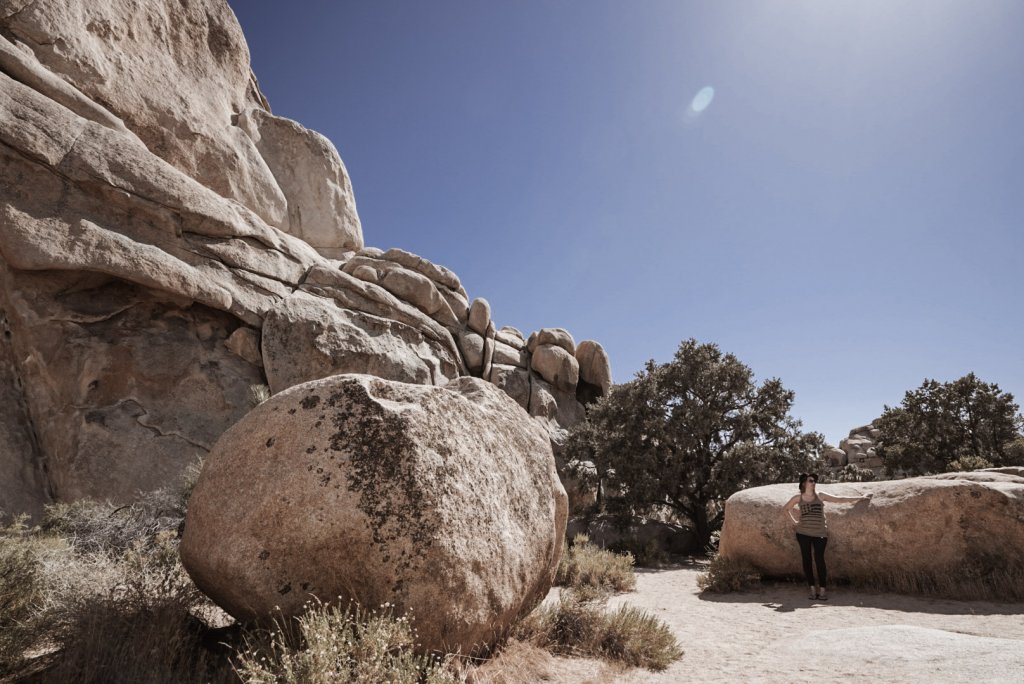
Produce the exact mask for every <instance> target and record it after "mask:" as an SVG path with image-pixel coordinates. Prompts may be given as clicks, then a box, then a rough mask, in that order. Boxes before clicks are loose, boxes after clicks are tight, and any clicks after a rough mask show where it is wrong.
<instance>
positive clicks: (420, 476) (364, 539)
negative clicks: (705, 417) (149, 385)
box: [181, 375, 567, 654]
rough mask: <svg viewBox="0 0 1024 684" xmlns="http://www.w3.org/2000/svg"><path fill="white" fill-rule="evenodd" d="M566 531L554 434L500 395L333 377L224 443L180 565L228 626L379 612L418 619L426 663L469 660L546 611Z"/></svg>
mask: <svg viewBox="0 0 1024 684" xmlns="http://www.w3.org/2000/svg"><path fill="white" fill-rule="evenodd" d="M566 516H567V499H566V494H565V490H564V489H563V488H562V484H561V482H560V481H559V479H558V475H557V473H556V472H555V463H554V457H553V455H552V452H551V445H550V442H549V440H548V436H547V433H546V432H545V430H544V429H543V427H542V426H540V425H539V424H537V423H536V422H534V421H531V420H529V419H528V418H527V416H526V413H525V411H523V409H522V408H521V407H520V406H518V405H517V404H516V403H515V402H514V401H512V400H511V399H510V398H509V397H508V396H506V395H505V394H504V393H502V392H501V391H500V390H498V389H497V388H495V387H494V386H493V385H491V384H489V383H487V382H484V381H483V380H479V379H475V378H468V377H464V378H459V379H457V380H453V381H452V382H450V383H448V384H447V385H445V386H444V387H434V386H429V385H409V384H403V383H397V382H392V381H388V380H383V379H380V378H374V377H370V376H366V375H337V376H333V377H330V378H325V379H323V380H316V381H313V382H309V383H306V384H302V385H298V386H296V387H292V388H291V389H289V390H286V391H285V392H282V393H280V394H278V395H276V396H274V397H271V398H270V399H269V400H268V401H266V402H265V403H263V404H261V405H260V406H259V407H258V408H256V409H255V410H254V411H252V412H251V413H250V414H249V415H247V416H246V417H245V418H243V419H242V420H241V421H240V422H239V423H238V424H237V425H235V426H234V427H232V428H231V429H229V430H228V431H227V432H226V433H225V434H224V436H223V437H222V438H221V439H220V441H219V442H218V443H217V446H216V448H215V449H214V451H213V452H212V453H211V454H210V456H209V458H208V459H207V461H206V464H205V466H204V468H203V472H202V475H201V476H200V478H199V482H198V483H197V484H196V488H195V491H194V493H193V495H192V499H191V501H190V504H189V509H188V517H187V519H186V523H185V535H184V538H183V540H182V545H181V555H182V561H183V562H184V564H185V567H186V568H187V569H188V571H189V574H190V575H191V576H192V577H193V579H195V581H196V584H197V585H198V586H199V587H200V588H201V589H202V590H203V591H204V592H205V593H206V594H207V595H209V596H210V597H211V598H213V599H214V600H215V601H216V602H217V603H219V604H220V605H221V606H223V607H224V608H225V609H227V610H228V611H229V612H230V613H231V614H232V615H234V616H236V617H238V618H242V619H249V618H264V619H265V618H270V617H273V616H274V615H275V613H276V610H277V607H280V609H281V611H282V612H283V613H284V614H285V615H292V614H296V613H299V612H301V611H302V609H303V604H304V602H305V601H307V600H309V598H310V596H311V595H315V596H318V597H321V598H332V599H333V598H334V597H341V599H342V604H343V605H344V602H345V601H346V600H347V599H353V600H355V601H357V602H359V603H360V604H362V605H364V606H379V605H381V604H383V603H385V602H386V603H391V604H392V605H394V606H395V608H396V611H397V612H398V613H399V614H402V613H404V612H406V611H411V612H412V615H413V617H414V618H415V623H414V626H415V627H416V629H417V631H418V633H419V643H420V644H421V645H422V647H423V649H425V650H429V651H439V652H442V653H448V652H461V653H463V654H472V653H474V652H476V651H478V650H480V649H481V648H485V647H487V646H490V645H491V644H493V643H494V642H495V641H496V640H497V639H499V638H501V637H502V636H503V635H504V634H505V633H506V632H507V629H508V628H509V626H510V625H511V624H512V622H513V620H514V619H515V618H517V617H519V616H520V615H522V614H524V613H525V612H527V611H529V610H530V609H532V608H533V607H534V606H535V605H536V604H537V603H538V602H540V601H541V600H542V599H543V598H544V596H545V594H546V593H547V591H548V589H549V588H550V586H551V583H552V581H553V579H554V574H555V570H556V568H557V566H558V560H559V557H560V554H561V549H562V540H563V538H564V532H565V525H566ZM441 607H443V609H442V608H441Z"/></svg>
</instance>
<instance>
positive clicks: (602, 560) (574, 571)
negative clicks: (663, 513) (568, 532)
mask: <svg viewBox="0 0 1024 684" xmlns="http://www.w3.org/2000/svg"><path fill="white" fill-rule="evenodd" d="M633 564H634V561H633V555H632V554H630V553H623V554H618V553H613V552H611V551H608V550H606V549H602V548H599V547H597V546H596V545H594V544H592V543H591V542H590V539H589V537H587V536H586V535H584V534H578V535H576V537H575V538H574V539H573V542H572V544H571V545H569V546H566V547H564V548H563V549H562V560H561V561H560V562H559V564H558V572H557V574H556V575H555V584H557V585H559V586H565V587H570V588H573V589H577V590H581V591H586V590H588V589H589V590H595V591H599V592H619V591H632V590H633V589H635V588H636V574H635V573H634V572H633Z"/></svg>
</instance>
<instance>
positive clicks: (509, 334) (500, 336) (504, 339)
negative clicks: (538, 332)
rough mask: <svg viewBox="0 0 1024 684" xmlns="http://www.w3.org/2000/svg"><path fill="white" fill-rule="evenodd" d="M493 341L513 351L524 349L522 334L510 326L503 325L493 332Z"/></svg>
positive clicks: (524, 341) (524, 339) (524, 342)
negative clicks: (505, 345)
mask: <svg viewBox="0 0 1024 684" xmlns="http://www.w3.org/2000/svg"><path fill="white" fill-rule="evenodd" d="M494 339H496V340H497V341H499V342H501V343H502V344H507V345H508V346H510V347H512V348H513V349H525V348H526V338H525V337H523V333H521V332H519V329H518V328H513V327H512V326H510V325H504V326H502V327H501V329H500V330H497V331H495V333H494Z"/></svg>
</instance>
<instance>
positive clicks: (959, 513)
mask: <svg viewBox="0 0 1024 684" xmlns="http://www.w3.org/2000/svg"><path fill="white" fill-rule="evenodd" d="M796 491H797V488H796V486H795V485H791V484H786V485H770V486H767V487H755V488H752V489H747V490H744V491H741V492H737V493H736V494H734V495H732V496H731V497H729V499H728V500H727V501H726V504H725V524H724V525H723V527H722V537H721V546H720V551H721V554H722V555H723V556H725V557H729V558H738V559H744V560H747V561H749V562H750V563H752V564H753V565H754V566H756V567H757V568H759V569H761V570H762V571H763V572H764V573H765V574H768V575H776V576H782V575H799V574H801V565H800V553H799V548H798V546H797V542H796V538H795V535H794V532H793V530H792V528H791V526H790V524H789V523H788V522H787V521H786V519H785V517H784V515H783V513H782V506H783V505H784V504H785V503H786V501H787V500H789V498H790V497H791V496H793V494H795V493H796ZM821 491H824V492H827V493H829V494H833V495H835V496H860V495H871V500H870V502H860V503H857V504H829V503H826V504H825V511H826V516H827V519H828V527H829V544H828V551H827V553H828V564H829V566H828V568H829V575H830V576H834V577H836V578H848V579H870V578H872V577H877V576H885V575H888V574H900V573H905V574H908V575H911V576H913V575H919V576H923V577H935V578H941V577H943V576H944V575H948V573H962V572H979V573H985V572H987V571H990V570H992V569H997V567H996V566H998V569H1008V568H1018V569H1020V570H1024V524H1022V521H1024V477H1019V476H1016V475H1012V474H1005V473H998V472H987V471H975V472H973V473H949V474H945V475H940V476H936V477H915V478H909V479H906V480H893V481H884V482H858V483H849V484H830V485H823V486H822V487H821Z"/></svg>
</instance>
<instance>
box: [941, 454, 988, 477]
mask: <svg viewBox="0 0 1024 684" xmlns="http://www.w3.org/2000/svg"><path fill="white" fill-rule="evenodd" d="M991 467H992V462H991V461H987V460H985V459H984V458H982V457H981V456H971V455H967V456H961V457H960V458H958V459H956V460H955V461H951V462H950V464H949V469H950V470H952V471H956V472H961V473H962V472H967V471H969V470H982V469H984V468H991Z"/></svg>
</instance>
